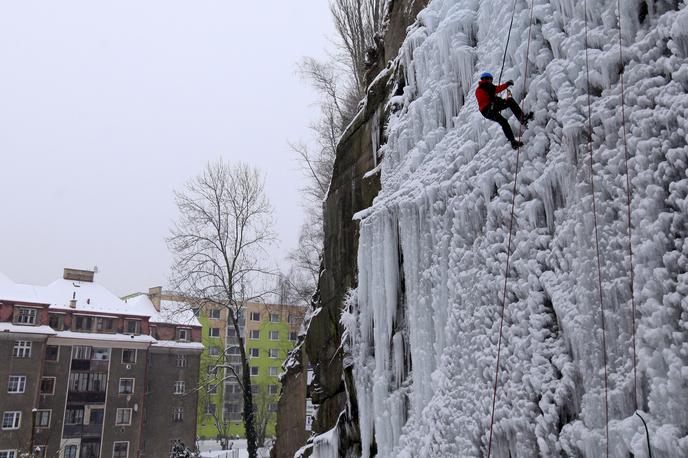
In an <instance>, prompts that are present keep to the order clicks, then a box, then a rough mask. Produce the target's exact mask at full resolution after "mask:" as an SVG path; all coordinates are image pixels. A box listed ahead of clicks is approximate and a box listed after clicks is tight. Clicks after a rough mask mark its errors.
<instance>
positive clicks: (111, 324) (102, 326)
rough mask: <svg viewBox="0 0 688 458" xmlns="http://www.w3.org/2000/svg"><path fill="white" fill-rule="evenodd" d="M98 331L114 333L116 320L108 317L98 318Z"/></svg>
mask: <svg viewBox="0 0 688 458" xmlns="http://www.w3.org/2000/svg"><path fill="white" fill-rule="evenodd" d="M96 330H97V331H99V332H114V330H115V320H114V319H112V318H107V317H100V316H99V317H97V318H96Z"/></svg>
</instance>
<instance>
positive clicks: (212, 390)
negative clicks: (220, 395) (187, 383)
mask: <svg viewBox="0 0 688 458" xmlns="http://www.w3.org/2000/svg"><path fill="white" fill-rule="evenodd" d="M208 394H217V385H213V384H210V385H208Z"/></svg>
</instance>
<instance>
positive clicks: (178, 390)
mask: <svg viewBox="0 0 688 458" xmlns="http://www.w3.org/2000/svg"><path fill="white" fill-rule="evenodd" d="M185 392H186V383H184V382H183V381H181V380H177V381H176V382H174V394H184V393H185Z"/></svg>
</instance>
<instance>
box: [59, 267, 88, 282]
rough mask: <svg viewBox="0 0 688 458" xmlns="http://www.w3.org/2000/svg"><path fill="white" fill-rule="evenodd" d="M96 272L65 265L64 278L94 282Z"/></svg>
mask: <svg viewBox="0 0 688 458" xmlns="http://www.w3.org/2000/svg"><path fill="white" fill-rule="evenodd" d="M94 274H95V273H94V272H93V271H92V270H80V269H69V268H67V267H65V269H64V273H63V274H62V278H64V279H65V280H72V281H83V282H87V283H93V276H94Z"/></svg>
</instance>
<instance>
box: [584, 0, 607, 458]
mask: <svg viewBox="0 0 688 458" xmlns="http://www.w3.org/2000/svg"><path fill="white" fill-rule="evenodd" d="M583 18H584V21H585V81H586V85H587V102H588V153H589V155H590V193H591V194H592V218H593V225H594V227H595V255H596V259H597V292H598V294H599V297H598V299H599V301H600V317H601V327H602V360H603V362H604V437H605V441H604V442H605V456H607V457H608V456H609V399H608V398H609V394H608V391H609V388H608V374H607V372H608V370H607V325H606V320H605V316H604V299H603V297H602V264H601V261H600V238H599V231H598V227H597V199H596V198H595V170H594V168H593V150H592V108H591V103H590V65H589V62H588V1H587V0H583Z"/></svg>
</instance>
